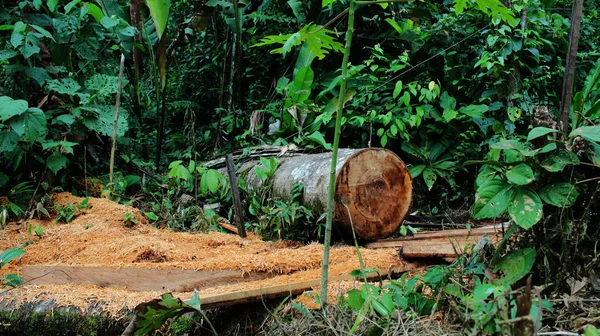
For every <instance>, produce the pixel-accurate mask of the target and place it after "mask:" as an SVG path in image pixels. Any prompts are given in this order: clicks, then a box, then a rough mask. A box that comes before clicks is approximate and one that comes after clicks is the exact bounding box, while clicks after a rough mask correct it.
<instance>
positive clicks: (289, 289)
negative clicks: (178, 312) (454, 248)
mask: <svg viewBox="0 0 600 336" xmlns="http://www.w3.org/2000/svg"><path fill="white" fill-rule="evenodd" d="M426 266H427V264H425V263H418V262H417V263H406V264H404V265H403V266H399V267H393V268H391V269H389V270H380V271H379V274H377V273H372V274H369V275H367V280H368V281H379V279H380V276H381V278H382V279H384V280H385V279H395V278H398V277H400V275H402V274H404V273H405V272H407V271H413V270H418V269H424V268H425V267H426ZM349 280H350V281H351V280H357V281H361V280H362V279H357V278H354V277H352V276H350V275H349V274H344V275H338V276H333V277H330V278H329V283H330V284H331V283H334V282H339V281H349ZM320 285H321V279H313V280H307V281H301V282H295V283H288V284H285V285H277V286H269V287H263V288H259V289H252V290H245V291H238V292H231V293H225V294H213V295H206V296H204V295H202V294H201V295H200V302H201V303H202V308H203V309H206V308H215V307H222V306H231V305H234V304H243V303H249V302H256V301H260V300H268V299H275V298H282V297H286V296H297V295H299V294H302V293H304V292H306V291H309V290H312V289H313V288H314V287H317V286H320Z"/></svg>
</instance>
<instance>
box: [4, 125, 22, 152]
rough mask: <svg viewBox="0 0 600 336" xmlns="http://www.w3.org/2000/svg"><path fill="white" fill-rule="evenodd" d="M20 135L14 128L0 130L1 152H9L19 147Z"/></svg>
mask: <svg viewBox="0 0 600 336" xmlns="http://www.w3.org/2000/svg"><path fill="white" fill-rule="evenodd" d="M18 142H19V135H18V134H17V133H15V132H14V131H12V130H2V131H0V153H9V152H12V151H13V150H15V148H17V143H18Z"/></svg>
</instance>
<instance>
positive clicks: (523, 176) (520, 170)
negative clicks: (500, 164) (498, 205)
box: [506, 163, 533, 185]
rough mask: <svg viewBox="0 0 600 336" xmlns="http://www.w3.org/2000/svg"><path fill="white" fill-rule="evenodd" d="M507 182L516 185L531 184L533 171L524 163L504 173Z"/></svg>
mask: <svg viewBox="0 0 600 336" xmlns="http://www.w3.org/2000/svg"><path fill="white" fill-rule="evenodd" d="M506 178H507V179H508V181H510V182H512V183H514V184H517V185H526V184H529V183H531V182H533V170H532V169H531V168H530V167H529V166H528V165H527V164H525V163H521V164H519V165H516V166H514V167H512V168H510V169H509V170H508V171H507V172H506Z"/></svg>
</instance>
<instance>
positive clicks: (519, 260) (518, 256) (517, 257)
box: [494, 248, 535, 285]
mask: <svg viewBox="0 0 600 336" xmlns="http://www.w3.org/2000/svg"><path fill="white" fill-rule="evenodd" d="M534 263H535V250H534V249H532V248H525V249H520V250H516V251H511V252H509V253H508V254H507V255H505V256H504V257H503V258H502V259H500V261H499V262H498V265H496V267H495V268H494V272H498V271H500V270H502V273H504V276H503V277H502V278H499V279H497V280H496V281H494V284H495V285H512V284H514V283H515V282H517V281H519V280H521V279H522V278H523V277H524V276H526V275H527V274H528V273H529V272H530V271H531V268H532V267H533V264H534Z"/></svg>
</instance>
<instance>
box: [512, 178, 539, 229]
mask: <svg viewBox="0 0 600 336" xmlns="http://www.w3.org/2000/svg"><path fill="white" fill-rule="evenodd" d="M542 207H543V204H542V200H541V199H540V197H539V196H538V194H537V193H535V192H534V191H531V190H529V189H524V188H518V189H517V190H516V191H515V192H514V194H513V197H512V199H511V201H510V204H509V206H508V214H509V215H510V218H512V219H513V220H514V221H515V223H516V224H517V225H519V226H520V227H522V228H524V229H529V228H531V227H532V226H533V225H535V224H536V223H537V222H539V221H540V219H542V216H543V209H542Z"/></svg>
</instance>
